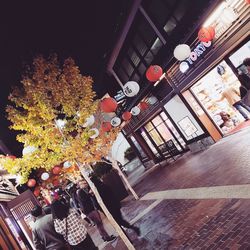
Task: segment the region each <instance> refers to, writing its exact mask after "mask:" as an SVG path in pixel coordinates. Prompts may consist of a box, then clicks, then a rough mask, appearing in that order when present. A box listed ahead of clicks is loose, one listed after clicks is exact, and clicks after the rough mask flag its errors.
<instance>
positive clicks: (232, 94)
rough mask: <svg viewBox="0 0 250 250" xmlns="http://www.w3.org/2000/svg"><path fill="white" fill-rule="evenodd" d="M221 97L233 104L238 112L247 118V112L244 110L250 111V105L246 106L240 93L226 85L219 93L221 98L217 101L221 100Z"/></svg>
mask: <svg viewBox="0 0 250 250" xmlns="http://www.w3.org/2000/svg"><path fill="white" fill-rule="evenodd" d="M223 99H226V100H227V101H228V103H229V104H230V105H231V106H233V107H234V108H235V109H237V110H238V111H239V112H240V114H241V115H242V116H243V117H244V119H245V120H246V121H248V120H249V117H248V114H247V113H246V111H245V110H247V111H248V112H250V107H249V106H247V105H246V104H245V103H244V102H243V101H242V100H241V98H240V93H239V92H238V91H236V89H235V88H233V87H227V88H225V89H224V90H223V91H222V93H221V98H220V99H219V100H218V101H222V100H223Z"/></svg>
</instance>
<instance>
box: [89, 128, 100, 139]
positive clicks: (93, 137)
mask: <svg viewBox="0 0 250 250" xmlns="http://www.w3.org/2000/svg"><path fill="white" fill-rule="evenodd" d="M89 131H90V132H91V133H92V135H91V136H90V138H91V139H95V138H96V137H97V136H98V135H99V130H98V129H97V128H92V129H90V130H89Z"/></svg>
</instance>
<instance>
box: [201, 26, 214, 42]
mask: <svg viewBox="0 0 250 250" xmlns="http://www.w3.org/2000/svg"><path fill="white" fill-rule="evenodd" d="M214 36H215V29H214V28H213V27H212V26H209V27H207V28H205V27H203V28H201V29H200V30H199V32H198V38H199V40H200V41H201V42H209V41H212V40H213V39H214Z"/></svg>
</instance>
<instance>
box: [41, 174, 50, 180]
mask: <svg viewBox="0 0 250 250" xmlns="http://www.w3.org/2000/svg"><path fill="white" fill-rule="evenodd" d="M41 179H42V180H43V181H46V180H48V179H49V174H48V173H47V172H44V173H42V175H41Z"/></svg>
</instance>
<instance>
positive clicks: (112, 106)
mask: <svg viewBox="0 0 250 250" xmlns="http://www.w3.org/2000/svg"><path fill="white" fill-rule="evenodd" d="M116 108H117V102H116V100H115V99H113V98H111V97H108V98H104V99H103V100H102V101H101V110H102V111H103V112H105V113H110V112H114V111H115V110H116Z"/></svg>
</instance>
